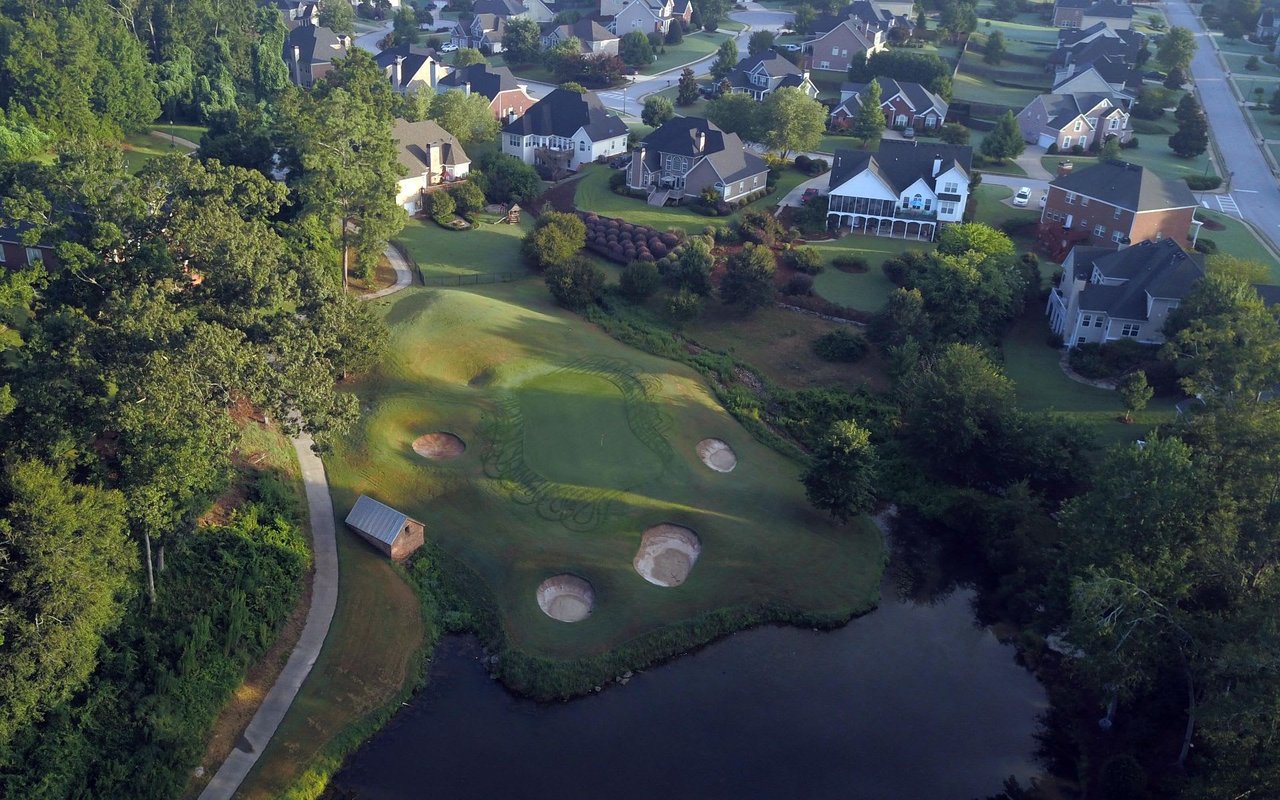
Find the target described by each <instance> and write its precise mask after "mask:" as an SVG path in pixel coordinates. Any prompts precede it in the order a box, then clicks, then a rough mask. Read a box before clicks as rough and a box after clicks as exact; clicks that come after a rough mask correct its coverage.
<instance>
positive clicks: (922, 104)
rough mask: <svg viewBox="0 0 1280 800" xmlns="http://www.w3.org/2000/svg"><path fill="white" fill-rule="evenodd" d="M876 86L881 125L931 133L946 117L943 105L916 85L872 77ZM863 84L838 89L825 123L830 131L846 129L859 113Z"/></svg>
mask: <svg viewBox="0 0 1280 800" xmlns="http://www.w3.org/2000/svg"><path fill="white" fill-rule="evenodd" d="M876 83H878V84H880V109H881V110H882V111H884V119H885V124H887V125H888V126H889V127H891V128H896V129H898V130H902V129H904V128H914V129H915V130H918V131H928V130H934V129H936V128H939V127H941V126H942V123H943V121H944V120H946V118H947V102H946V101H945V100H943V99H942V98H941V97H938V96H937V95H936V94H934V93H933V92H931V91H929V90H928V89H926V88H924V87H923V86H921V85H920V84H918V83H911V82H910V81H895V80H894V79H893V78H876ZM866 91H867V84H865V83H846V84H844V85H842V86H841V87H840V102H839V103H837V104H836V107H835V108H833V109H832V110H831V115H830V117H829V119H828V124H829V125H830V126H831V127H832V128H837V129H847V128H849V127H850V126H851V125H852V124H853V122H854V120H855V119H857V117H858V114H859V113H861V111H862V97H863V95H864V94H865V93H866Z"/></svg>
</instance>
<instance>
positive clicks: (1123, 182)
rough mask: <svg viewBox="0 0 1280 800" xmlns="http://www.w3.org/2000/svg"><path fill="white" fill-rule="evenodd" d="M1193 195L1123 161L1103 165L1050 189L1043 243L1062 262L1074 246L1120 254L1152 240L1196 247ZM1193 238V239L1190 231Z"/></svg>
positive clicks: (1063, 179)
mask: <svg viewBox="0 0 1280 800" xmlns="http://www.w3.org/2000/svg"><path fill="white" fill-rule="evenodd" d="M1197 207H1198V204H1197V203H1196V199H1195V197H1193V196H1192V194H1191V190H1190V189H1188V188H1187V184H1186V183H1184V182H1183V181H1180V180H1179V181H1170V180H1165V179H1164V178H1161V177H1160V176H1158V175H1156V174H1155V173H1153V172H1152V171H1150V170H1147V169H1143V168H1142V167H1140V166H1138V165H1136V164H1130V163H1127V162H1124V161H1105V162H1103V163H1101V164H1096V165H1094V166H1091V167H1087V168H1085V169H1081V170H1074V171H1072V172H1070V173H1068V174H1066V175H1061V176H1059V177H1057V178H1055V179H1054V180H1053V181H1051V182H1050V183H1049V189H1048V192H1047V197H1046V200H1045V206H1044V209H1043V210H1042V211H1041V212H1040V240H1041V242H1042V243H1043V244H1044V245H1045V247H1046V248H1047V249H1048V250H1049V251H1050V253H1051V254H1052V255H1053V256H1054V257H1055V260H1056V259H1057V258H1061V257H1062V256H1063V255H1065V254H1066V252H1067V251H1068V250H1069V249H1070V248H1071V247H1073V246H1075V245H1080V244H1084V245H1092V246H1095V247H1107V248H1110V249H1113V250H1114V249H1118V248H1120V247H1123V246H1125V245H1128V244H1132V243H1136V242H1144V241H1147V240H1149V239H1154V240H1157V241H1158V240H1160V239H1173V240H1174V241H1175V242H1177V243H1178V244H1187V243H1188V239H1190V244H1194V243H1195V236H1196V235H1198V234H1199V228H1200V224H1201V223H1200V222H1198V221H1196V219H1195V210H1196V208H1197ZM1193 227H1194V228H1195V233H1194V234H1191V233H1190V231H1191V230H1192V228H1193Z"/></svg>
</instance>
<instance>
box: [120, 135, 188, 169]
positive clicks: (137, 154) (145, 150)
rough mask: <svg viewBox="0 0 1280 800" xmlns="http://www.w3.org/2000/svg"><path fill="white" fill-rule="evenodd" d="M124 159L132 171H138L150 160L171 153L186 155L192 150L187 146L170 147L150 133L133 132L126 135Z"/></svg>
mask: <svg viewBox="0 0 1280 800" xmlns="http://www.w3.org/2000/svg"><path fill="white" fill-rule="evenodd" d="M123 147H124V160H125V163H126V164H127V165H128V167H129V171H130V172H138V171H139V170H141V169H142V167H143V165H145V164H146V163H147V162H148V161H151V160H152V159H156V158H163V157H164V156H167V155H169V154H170V153H177V154H179V155H184V156H185V155H186V154H187V153H189V152H191V151H190V150H188V149H187V148H185V147H176V148H175V147H170V146H169V145H168V144H166V143H165V142H162V141H161V140H160V139H157V138H156V137H154V136H152V135H150V134H148V133H131V134H129V135H128V136H126V137H124V144H123Z"/></svg>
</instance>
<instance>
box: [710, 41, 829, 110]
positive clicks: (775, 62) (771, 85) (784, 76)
mask: <svg viewBox="0 0 1280 800" xmlns="http://www.w3.org/2000/svg"><path fill="white" fill-rule="evenodd" d="M728 81H729V86H730V87H732V89H733V91H734V92H735V93H738V94H749V95H751V97H752V98H753V99H755V100H763V99H765V97H767V96H768V95H769V93H770V92H774V91H776V90H778V89H800V90H802V91H803V92H804V93H805V94H807V95H809V96H810V97H812V98H816V97H817V96H818V87H816V86H814V85H813V81H811V80H809V70H807V69H800V68H799V67H797V66H796V65H795V64H792V63H791V62H790V61H788V60H787V59H785V58H783V57H782V54H781V53H779V52H778V51H777V50H765V51H764V52H762V53H757V54H756V55H754V56H747V57H746V58H744V59H742V60H741V61H739V62H738V63H737V64H736V65H735V66H734V68H733V70H732V71H731V72H730V73H729V77H728Z"/></svg>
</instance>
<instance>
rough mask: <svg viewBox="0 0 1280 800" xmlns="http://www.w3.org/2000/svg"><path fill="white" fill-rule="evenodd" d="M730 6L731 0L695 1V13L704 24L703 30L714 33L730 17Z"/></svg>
mask: <svg viewBox="0 0 1280 800" xmlns="http://www.w3.org/2000/svg"><path fill="white" fill-rule="evenodd" d="M729 6H730V3H729V0H695V2H694V4H693V13H694V15H696V16H697V18H698V20H699V21H700V22H701V23H702V28H703V30H706V31H714V30H715V29H716V28H718V27H720V23H721V22H722V21H724V18H725V17H727V16H729ZM735 58H736V56H735Z"/></svg>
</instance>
